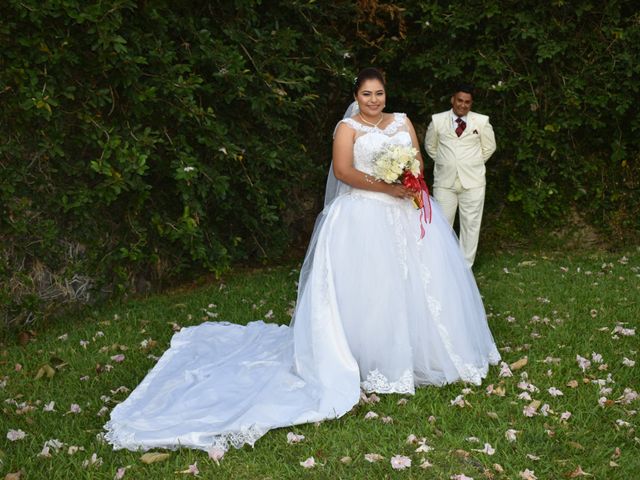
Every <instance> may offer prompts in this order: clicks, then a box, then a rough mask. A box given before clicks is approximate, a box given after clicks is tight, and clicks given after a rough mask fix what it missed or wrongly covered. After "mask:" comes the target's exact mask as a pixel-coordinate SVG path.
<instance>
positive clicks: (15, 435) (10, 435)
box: [7, 429, 27, 442]
mask: <svg viewBox="0 0 640 480" xmlns="http://www.w3.org/2000/svg"><path fill="white" fill-rule="evenodd" d="M26 436H27V434H26V433H24V432H23V431H22V430H20V429H18V430H9V431H8V432H7V440H10V441H12V442H15V441H16V440H22V439H23V438H24V437H26Z"/></svg>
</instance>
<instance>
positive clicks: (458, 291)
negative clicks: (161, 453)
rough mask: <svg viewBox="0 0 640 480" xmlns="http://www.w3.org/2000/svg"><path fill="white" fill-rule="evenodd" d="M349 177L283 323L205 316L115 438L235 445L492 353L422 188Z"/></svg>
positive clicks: (482, 320)
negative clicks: (352, 186)
mask: <svg viewBox="0 0 640 480" xmlns="http://www.w3.org/2000/svg"><path fill="white" fill-rule="evenodd" d="M420 222H421V220H420V211H419V210H416V209H415V208H414V206H413V204H412V203H411V202H410V201H408V200H401V199H395V198H392V197H390V196H387V195H385V194H382V193H376V192H368V191H363V190H351V191H350V192H349V193H347V194H345V195H342V196H340V197H338V198H337V199H336V200H335V201H334V202H333V203H331V204H330V205H329V206H328V207H327V208H325V211H324V212H323V213H322V214H321V216H320V217H319V221H318V224H317V227H316V230H315V233H314V235H313V238H312V241H311V245H310V248H309V252H308V255H307V258H306V259H305V264H304V266H303V270H302V272H301V279H300V280H301V281H300V289H299V292H298V302H297V307H296V312H295V317H294V321H293V322H292V325H291V326H277V325H273V324H266V323H263V322H252V323H250V324H249V325H247V326H239V325H235V324H231V323H226V322H207V323H204V324H202V325H198V326H195V327H189V328H185V329H183V330H182V331H180V332H179V333H177V334H176V335H175V336H174V338H173V339H172V342H171V347H170V348H169V350H167V352H165V354H164V355H163V356H162V358H161V359H160V360H159V362H158V363H157V364H156V366H155V367H154V368H153V369H152V370H151V371H150V372H149V374H148V375H147V376H146V378H145V379H144V380H143V381H142V383H141V384H140V385H139V386H138V387H137V388H136V389H135V390H134V391H133V392H132V393H131V395H130V396H129V398H127V400H125V401H124V402H123V403H122V404H120V405H118V406H117V407H116V408H115V409H114V410H113V412H112V414H111V420H110V421H109V423H108V424H107V425H106V429H107V433H106V438H107V440H108V441H109V442H110V443H111V444H112V445H113V446H114V448H128V449H132V450H136V449H142V450H147V449H150V448H156V447H163V448H177V447H180V446H184V447H189V448H199V449H208V448H211V447H220V448H227V447H228V446H229V445H233V446H235V447H240V446H242V445H244V444H250V445H253V444H254V442H255V441H256V440H257V439H258V438H260V437H261V436H262V435H264V434H265V433H266V432H267V431H268V430H270V429H273V428H277V427H282V426H287V425H294V424H299V423H307V422H313V421H318V420H323V419H329V418H336V417H339V416H341V415H344V414H345V413H346V412H348V411H349V410H350V409H351V408H352V407H353V406H354V405H355V404H356V403H357V402H358V399H359V397H360V391H361V389H362V390H364V391H366V392H378V393H402V394H411V393H413V392H414V391H415V387H416V386H418V385H442V384H445V383H450V382H455V381H459V380H460V381H464V382H470V383H474V384H479V383H480V382H481V380H482V378H483V377H484V376H486V374H487V370H488V367H489V364H494V363H497V362H498V361H499V359H500V356H499V354H498V351H497V349H496V347H495V344H494V341H493V338H492V336H491V332H490V331H489V328H488V325H487V321H486V316H485V312H484V307H483V304H482V300H481V298H480V294H479V292H478V289H477V286H476V283H475V280H474V278H473V274H472V272H471V270H470V269H469V267H468V266H467V264H466V262H465V260H464V258H463V256H462V253H461V251H460V248H459V246H458V241H457V238H456V237H455V235H454V233H453V232H452V230H451V228H450V226H449V225H448V223H447V222H446V220H445V219H444V216H443V215H442V213H441V211H440V209H439V207H438V205H437V204H436V203H435V202H434V201H433V200H432V219H431V223H429V224H428V225H426V234H425V235H424V237H423V238H421V231H420Z"/></svg>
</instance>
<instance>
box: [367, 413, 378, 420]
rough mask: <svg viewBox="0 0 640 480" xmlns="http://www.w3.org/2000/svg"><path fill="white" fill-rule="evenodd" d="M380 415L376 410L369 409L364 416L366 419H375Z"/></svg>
mask: <svg viewBox="0 0 640 480" xmlns="http://www.w3.org/2000/svg"><path fill="white" fill-rule="evenodd" d="M378 417H379V415H378V414H377V413H376V412H372V411H369V412H367V414H366V415H365V416H364V419H365V420H371V419H373V418H378Z"/></svg>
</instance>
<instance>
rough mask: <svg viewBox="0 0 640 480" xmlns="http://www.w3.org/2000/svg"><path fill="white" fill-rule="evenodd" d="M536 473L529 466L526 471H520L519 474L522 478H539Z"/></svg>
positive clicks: (535, 479) (533, 479) (532, 479)
mask: <svg viewBox="0 0 640 480" xmlns="http://www.w3.org/2000/svg"><path fill="white" fill-rule="evenodd" d="M534 473H535V472H534V471H533V470H529V469H528V468H527V469H525V471H524V472H520V473H519V475H520V478H521V479H522V480H538V477H536V476H535V474H534Z"/></svg>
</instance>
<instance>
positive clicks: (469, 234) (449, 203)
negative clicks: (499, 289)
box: [433, 177, 485, 267]
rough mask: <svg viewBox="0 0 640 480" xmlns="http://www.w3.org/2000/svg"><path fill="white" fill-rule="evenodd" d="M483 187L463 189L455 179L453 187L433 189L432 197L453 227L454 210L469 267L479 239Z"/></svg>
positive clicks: (457, 179)
mask: <svg viewBox="0 0 640 480" xmlns="http://www.w3.org/2000/svg"><path fill="white" fill-rule="evenodd" d="M484 192H485V186H484V185H483V186H481V187H475V188H464V187H463V186H462V184H461V183H460V178H458V177H456V181H455V183H454V185H453V187H434V188H433V196H434V197H435V199H436V201H437V202H438V204H439V205H440V207H441V208H442V211H443V212H444V216H445V217H446V219H447V220H448V222H449V225H451V226H452V227H453V221H454V219H455V217H456V210H459V218H460V248H461V249H462V253H463V255H464V257H465V259H466V260H467V264H468V265H469V267H472V266H473V261H474V260H475V258H476V251H477V250H478V239H479V238H480V223H481V222H482V210H483V208H484Z"/></svg>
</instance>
